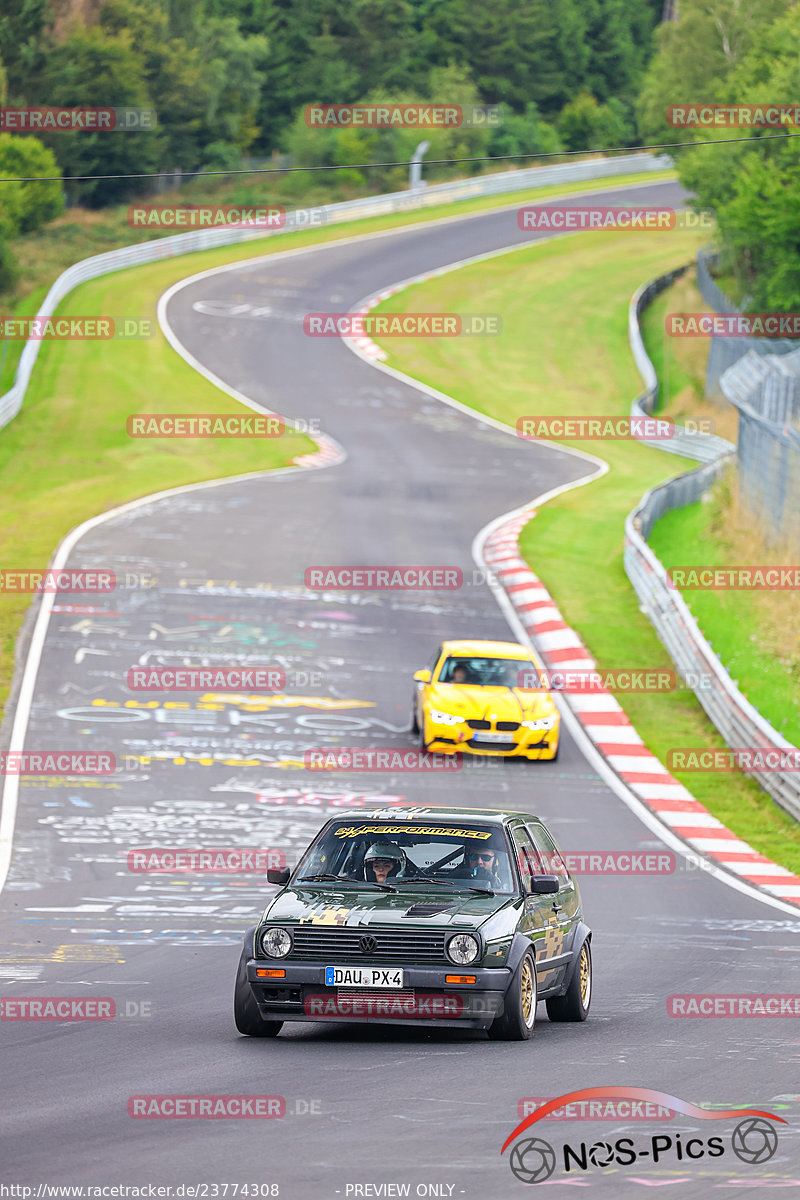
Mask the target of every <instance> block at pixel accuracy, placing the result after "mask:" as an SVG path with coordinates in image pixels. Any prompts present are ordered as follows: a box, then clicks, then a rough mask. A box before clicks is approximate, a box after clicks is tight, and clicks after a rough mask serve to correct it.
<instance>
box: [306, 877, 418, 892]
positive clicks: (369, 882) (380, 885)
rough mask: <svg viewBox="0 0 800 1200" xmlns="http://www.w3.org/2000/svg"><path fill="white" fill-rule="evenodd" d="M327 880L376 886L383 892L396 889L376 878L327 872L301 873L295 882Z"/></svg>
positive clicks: (360, 885)
mask: <svg viewBox="0 0 800 1200" xmlns="http://www.w3.org/2000/svg"><path fill="white" fill-rule="evenodd" d="M327 880H331V881H332V882H334V883H355V884H356V885H357V886H358V887H376V888H380V889H381V891H383V892H396V891H397V888H396V887H392V886H391V884H388V883H378V882H377V880H376V881H375V882H374V883H373V882H372V880H371V879H348V878H347V877H346V876H343V875H327V874H320V875H302V876H301V877H300V879H298V881H297V882H298V883H317V882H322V881H327Z"/></svg>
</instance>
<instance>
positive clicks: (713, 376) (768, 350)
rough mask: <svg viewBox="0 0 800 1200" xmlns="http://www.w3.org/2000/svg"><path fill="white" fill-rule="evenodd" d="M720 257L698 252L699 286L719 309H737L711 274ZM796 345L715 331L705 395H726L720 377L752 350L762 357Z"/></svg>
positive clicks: (707, 368)
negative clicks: (733, 335)
mask: <svg viewBox="0 0 800 1200" xmlns="http://www.w3.org/2000/svg"><path fill="white" fill-rule="evenodd" d="M719 262H720V257H719V255H718V254H717V253H715V252H714V251H713V250H709V249H706V250H701V251H700V253H699V254H698V255H697V287H698V290H699V292H700V295H701V296H702V297H703V299H704V300H705V302H706V304H707V305H708V306H709V308H713V310H714V312H718V313H738V312H739V311H740V309H739V308H738V307H737V306H736V304H734V302H733V300H731V298H730V296H726V295H725V293H724V292H723V291H722V289H721V288H720V286H719V284H718V283H717V281H716V280H715V279H714V276H713V275H712V271H713V270H715V268H717V267H718V266H719ZM796 349H797V342H796V341H795V340H792V339H791V338H743V337H722V336H719V335H716V334H715V335H714V336H713V337H712V338H711V345H710V347H709V351H708V362H707V363H706V396H708V397H709V398H712V399H720V398H722V396H724V392H723V390H722V384H721V379H722V376H723V374H724V373H725V371H727V370H728V368H729V367H732V366H733V365H734V363H737V362H738V361H739V359H740V358H744V356H745V355H746V354H749V353H751V352H753V353H755V354H758V355H759V356H760V357H762V358H763V357H765V356H767V355H775V354H790V353H791V352H792V351H793V350H796Z"/></svg>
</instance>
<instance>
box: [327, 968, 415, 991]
mask: <svg viewBox="0 0 800 1200" xmlns="http://www.w3.org/2000/svg"><path fill="white" fill-rule="evenodd" d="M325 984H326V986H327V987H366V988H401V987H402V986H403V968H402V967H326V968H325Z"/></svg>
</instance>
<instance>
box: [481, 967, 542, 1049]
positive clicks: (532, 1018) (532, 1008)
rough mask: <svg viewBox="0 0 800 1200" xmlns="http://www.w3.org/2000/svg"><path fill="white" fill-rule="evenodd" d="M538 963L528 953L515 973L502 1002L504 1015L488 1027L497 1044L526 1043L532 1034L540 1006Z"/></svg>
mask: <svg viewBox="0 0 800 1200" xmlns="http://www.w3.org/2000/svg"><path fill="white" fill-rule="evenodd" d="M537 997H538V991H537V983H536V961H535V959H534V957H533V951H532V950H526V951H525V953H524V954H523V956H522V958H521V959H520V962H519V965H518V966H517V969H516V971H515V972H514V975H513V978H512V980H511V983H510V984H509V986H508V991H507V992H506V994H505V997H504V1001H503V1012H502V1014H501V1015H500V1016H499V1017H495V1019H494V1021H492V1023H491V1025H490V1026H489V1030H488V1033H489V1037H490V1038H492V1039H493V1040H494V1041H503V1042H524V1041H527V1040H528V1038H529V1037H530V1036H531V1034H532V1033H533V1027H534V1025H535V1023H536V1004H537Z"/></svg>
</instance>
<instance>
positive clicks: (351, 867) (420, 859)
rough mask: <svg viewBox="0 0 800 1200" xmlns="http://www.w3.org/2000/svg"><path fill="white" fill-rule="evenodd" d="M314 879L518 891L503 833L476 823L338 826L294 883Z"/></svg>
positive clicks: (313, 850) (311, 852) (317, 845)
mask: <svg viewBox="0 0 800 1200" xmlns="http://www.w3.org/2000/svg"><path fill="white" fill-rule="evenodd" d="M311 876H325V878H326V879H327V880H329V881H330V880H331V877H332V879H333V880H336V881H339V880H341V881H342V882H348V881H350V882H353V883H356V884H358V883H360V884H362V886H363V884H365V883H367V884H381V885H384V886H388V887H392V888H395V887H396V888H398V889H402V888H403V887H404V886H406V885H410V884H411V882H414V883H415V884H416V885H417V886H419V887H425V886H428V887H430V888H431V889H433V888H435V889H436V890H437V891H438V890H439V889H441V890H442V891H444V889H445V887H451V888H453V889H454V890H455V889H458V888H463V889H469V888H478V889H480V890H482V891H492V892H495V893H503V894H511V893H512V892H516V891H517V885H516V882H515V880H514V875H513V873H512V868H511V864H510V861H509V855H508V849H507V846H506V841H505V836H504V834H503V830H502V829H501V828H499V827H498V826H493V825H481V824H480V823H479V822H476V823H474V824H473V822H471V821H470V822H469V823H466V822H465V823H464V824H461V825H456V824H452V823H448V824H445V823H442V824H439V823H438V822H436V821H435V820H427V819H426V820H425V821H424V822H423V821H418V822H413V823H412V822H406V821H402V822H399V821H398V822H396V823H393V822H392V821H388V820H387V821H382V820H377V821H369V820H366V821H355V822H353V821H346V820H342V821H337V822H336V824H334V825H331V826H329V827H328V828H327V829H324V830H323V831H322V833H321V834H320V835H319V837H318V838H317V839H316V840H315V841H314V842H313V843H312V845H311V846H310V847H309V849H308V851H307V852H306V854H305V855H304V856H303V858H302V859H301V861H300V864H299V865H298V867H297V871H296V872H295V875H294V881H295V882H299V881H302V880H303V879H309V877H311Z"/></svg>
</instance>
